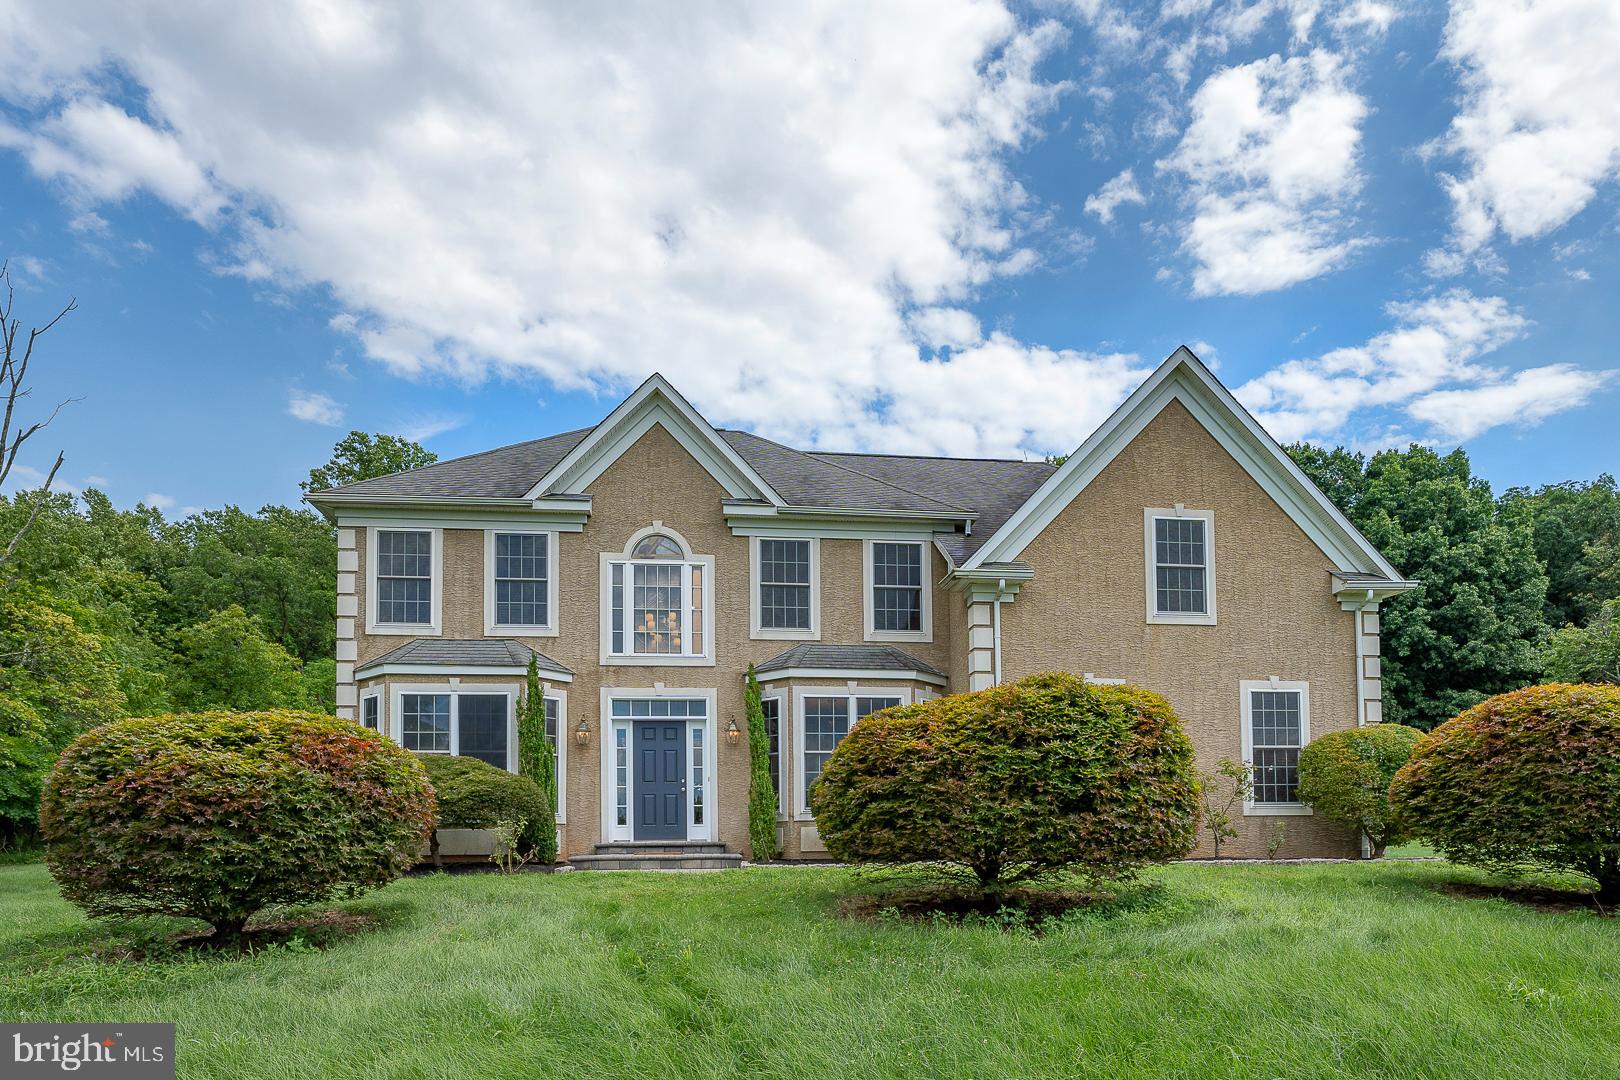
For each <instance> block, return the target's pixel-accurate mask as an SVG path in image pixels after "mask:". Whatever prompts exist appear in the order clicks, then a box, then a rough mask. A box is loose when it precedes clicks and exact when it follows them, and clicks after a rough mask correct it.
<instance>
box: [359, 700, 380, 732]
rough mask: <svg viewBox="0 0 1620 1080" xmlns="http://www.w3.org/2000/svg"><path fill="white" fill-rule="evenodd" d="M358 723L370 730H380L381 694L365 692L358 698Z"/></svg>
mask: <svg viewBox="0 0 1620 1080" xmlns="http://www.w3.org/2000/svg"><path fill="white" fill-rule="evenodd" d="M360 725H361V726H362V727H368V728H370V729H371V730H372V731H381V730H382V694H380V693H374V694H366V695H365V696H363V697H362V698H361V699H360Z"/></svg>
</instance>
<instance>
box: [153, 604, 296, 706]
mask: <svg viewBox="0 0 1620 1080" xmlns="http://www.w3.org/2000/svg"><path fill="white" fill-rule="evenodd" d="M177 637H178V642H177V644H178V647H177V649H176V650H175V651H176V658H177V660H178V661H179V664H180V671H179V673H178V677H177V684H176V686H175V691H174V700H175V704H176V705H178V706H179V707H180V708H182V709H186V710H193V711H195V710H202V709H278V708H301V707H302V706H303V705H304V688H303V683H302V680H301V679H300V676H299V671H298V661H296V660H295V659H293V656H292V654H291V653H289V652H288V651H287V650H286V649H283V648H282V647H281V646H280V645H277V644H276V643H275V642H273V641H270V640H268V639H267V638H266V637H265V636H264V632H263V630H262V629H261V628H260V626H259V623H258V620H256V619H254V618H253V617H252V616H251V615H249V614H248V613H247V612H245V611H243V610H242V609H241V608H240V607H239V606H237V605H236V604H232V605H231V606H230V607H227V608H225V609H224V610H223V611H216V612H215V613H214V614H212V615H210V616H209V617H208V618H206V619H204V620H203V621H202V622H200V623H198V624H197V625H195V626H191V627H187V628H186V629H184V630H181V631H180V633H179V634H178V635H177Z"/></svg>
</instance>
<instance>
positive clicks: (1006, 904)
mask: <svg viewBox="0 0 1620 1080" xmlns="http://www.w3.org/2000/svg"><path fill="white" fill-rule="evenodd" d="M1114 899H1115V896H1114V894H1113V893H1110V892H1092V891H1090V890H1085V889H1013V890H1011V891H1009V892H1007V893H1006V894H1004V895H1003V896H1002V898H1001V902H1000V903H999V904H994V903H986V901H985V899H984V897H983V896H981V895H980V894H978V893H976V892H971V891H968V890H964V889H955V888H949V887H935V888H917V889H898V890H895V891H893V892H886V893H876V894H862V895H859V896H846V897H844V898H843V899H842V900H840V901H839V902H838V914H839V915H841V916H843V917H844V918H846V919H857V920H860V921H863V922H876V921H878V920H879V919H883V918H901V919H909V920H915V921H932V920H935V919H943V920H945V921H947V922H963V921H968V920H980V919H987V918H988V919H997V918H1000V919H1003V920H1005V919H1006V917H1007V915H1008V914H1009V913H1016V914H1015V915H1014V918H1015V919H1017V918H1021V919H1022V921H1024V922H1026V923H1028V924H1039V923H1042V922H1044V921H1046V920H1047V919H1050V918H1054V917H1056V916H1058V915H1062V914H1063V913H1064V912H1066V911H1073V910H1074V909H1075V908H1083V907H1094V906H1096V905H1098V904H1105V903H1109V902H1111V901H1113V900H1114Z"/></svg>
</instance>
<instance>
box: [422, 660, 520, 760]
mask: <svg viewBox="0 0 1620 1080" xmlns="http://www.w3.org/2000/svg"><path fill="white" fill-rule="evenodd" d="M516 701H517V687H515V686H504V685H503V686H485V685H470V684H462V683H459V682H453V683H450V684H447V685H443V686H428V685H420V684H411V683H406V684H401V685H397V686H395V687H394V694H393V708H392V709H391V710H390V715H391V716H392V717H393V723H392V728H393V731H392V735H393V738H394V741H395V742H397V743H399V745H401V746H403V747H404V748H405V749H407V750H411V751H414V752H416V753H418V754H450V755H452V756H456V757H472V758H477V759H478V760H480V761H484V762H487V763H489V764H491V765H493V766H495V767H496V768H498V769H505V770H507V771H508V772H516V771H517V713H516V709H515V703H516Z"/></svg>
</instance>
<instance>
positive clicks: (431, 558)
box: [366, 527, 444, 637]
mask: <svg viewBox="0 0 1620 1080" xmlns="http://www.w3.org/2000/svg"><path fill="white" fill-rule="evenodd" d="M443 549H444V530H443V529H428V528H410V529H404V528H398V529H396V528H387V529H385V528H377V527H372V528H369V529H367V530H366V631H367V633H372V634H413V635H417V636H424V637H427V636H433V635H436V634H438V632H439V624H440V595H441V591H442V586H443V582H444V571H443V557H444V552H443Z"/></svg>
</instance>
